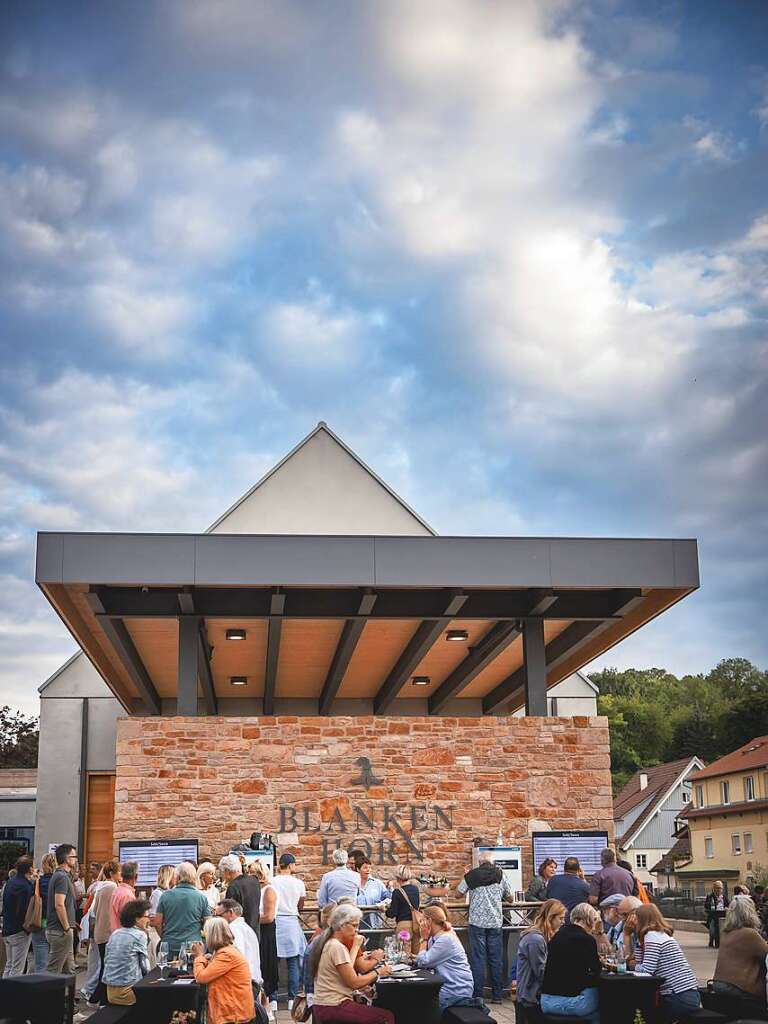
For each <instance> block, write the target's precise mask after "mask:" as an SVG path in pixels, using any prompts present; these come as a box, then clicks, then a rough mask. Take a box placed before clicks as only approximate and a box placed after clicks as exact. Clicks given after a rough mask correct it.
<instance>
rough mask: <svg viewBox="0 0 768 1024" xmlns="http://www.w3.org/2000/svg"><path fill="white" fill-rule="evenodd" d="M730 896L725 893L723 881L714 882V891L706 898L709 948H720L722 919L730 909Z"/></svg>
mask: <svg viewBox="0 0 768 1024" xmlns="http://www.w3.org/2000/svg"><path fill="white" fill-rule="evenodd" d="M728 903H729V900H728V897H727V896H726V895H725V890H724V888H723V883H722V882H713V883H712V892H710V893H709V894H708V895H707V898H706V899H705V900H704V912H705V913H706V923H707V930H708V931H709V948H710V949H719V948H720V921H721V919H722V918H723V917H725V912H726V910H727V909H728Z"/></svg>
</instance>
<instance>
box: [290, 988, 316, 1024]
mask: <svg viewBox="0 0 768 1024" xmlns="http://www.w3.org/2000/svg"><path fill="white" fill-rule="evenodd" d="M311 1015H312V1007H311V1006H310V1005H309V1003H308V1002H307V997H306V996H305V995H304V993H303V992H301V993H300V994H299V995H297V996H296V998H295V999H294V1000H293V1006H292V1007H291V1017H292V1018H293V1020H295V1021H296V1022H297V1024H304V1021H307V1020H309V1018H310V1017H311Z"/></svg>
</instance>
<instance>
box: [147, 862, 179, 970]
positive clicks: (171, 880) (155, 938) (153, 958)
mask: <svg viewBox="0 0 768 1024" xmlns="http://www.w3.org/2000/svg"><path fill="white" fill-rule="evenodd" d="M175 884H176V868H175V867H174V866H173V864H161V865H160V867H159V868H158V869H157V885H156V886H155V888H154V889H153V890H152V892H151V893H150V894H149V927H148V928H147V936H148V937H149V967H150V970H152V968H154V967H156V966H157V947H158V946H159V945H160V936H159V935H158V932H157V929H156V928H155V914H156V913H157V905H158V903H159V902H160V897H161V896H162V895H163V893H164V892H168V890H169V889H172V888H173V887H174V885H175Z"/></svg>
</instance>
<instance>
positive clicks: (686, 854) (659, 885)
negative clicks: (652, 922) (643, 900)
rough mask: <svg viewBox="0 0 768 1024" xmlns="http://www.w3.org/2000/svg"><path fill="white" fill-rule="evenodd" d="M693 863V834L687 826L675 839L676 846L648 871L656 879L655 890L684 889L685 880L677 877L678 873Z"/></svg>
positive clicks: (683, 827)
mask: <svg viewBox="0 0 768 1024" xmlns="http://www.w3.org/2000/svg"><path fill="white" fill-rule="evenodd" d="M690 863H691V834H690V831H689V829H688V826H687V825H683V826H682V828H681V829H680V831H679V832H678V834H677V838H676V839H675V845H674V846H673V847H672V849H671V850H669V851H668V852H667V853H665V854H664V856H663V857H662V858H661V859H660V860H658V861H657V862H656V863H655V864H654V865H653V866H652V867H650V868H649V869H648V870H649V871H650V873H651V874H652V875H653V876H654V878H655V879H656V885H655V887H654V888H655V889H656V891H657V892H658V891H659V890H662V891H663V890H664V889H682V888H683V880H682V879H679V878H678V876H677V873H678V871H680V870H681V869H682V868H685V867H687V866H688V865H689V864H690Z"/></svg>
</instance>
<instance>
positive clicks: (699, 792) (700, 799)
mask: <svg viewBox="0 0 768 1024" xmlns="http://www.w3.org/2000/svg"><path fill="white" fill-rule="evenodd" d="M696 806H697V807H703V806H704V787H703V786H697V787H696Z"/></svg>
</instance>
